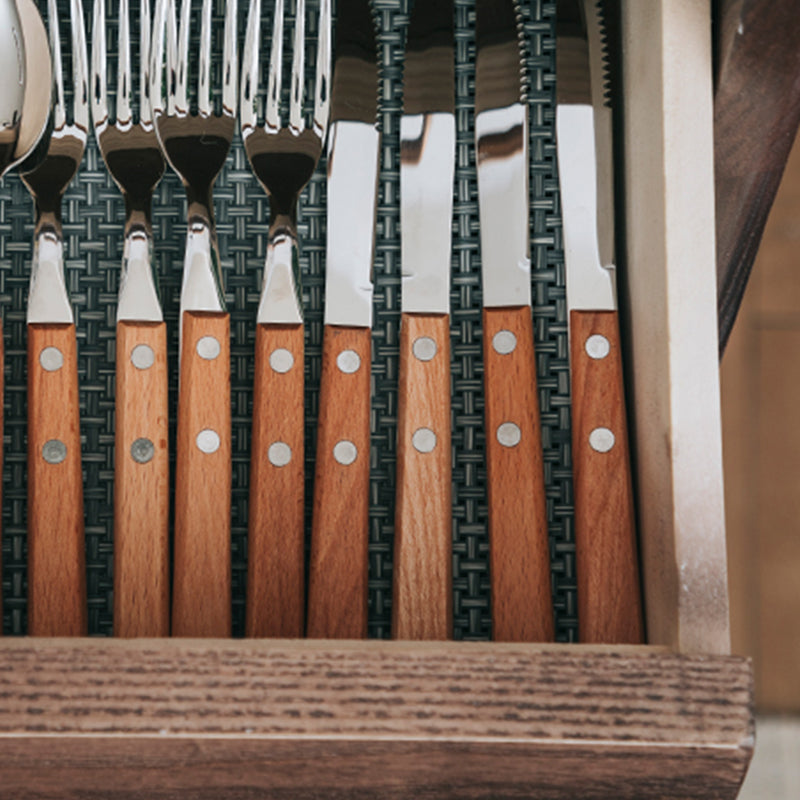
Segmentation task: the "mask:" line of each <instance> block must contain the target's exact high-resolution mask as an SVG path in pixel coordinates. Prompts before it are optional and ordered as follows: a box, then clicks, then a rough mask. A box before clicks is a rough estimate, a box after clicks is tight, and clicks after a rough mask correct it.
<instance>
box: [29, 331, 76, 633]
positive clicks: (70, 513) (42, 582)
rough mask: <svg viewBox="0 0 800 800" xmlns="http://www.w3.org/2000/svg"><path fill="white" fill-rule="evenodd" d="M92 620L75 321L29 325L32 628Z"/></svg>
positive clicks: (62, 627)
mask: <svg viewBox="0 0 800 800" xmlns="http://www.w3.org/2000/svg"><path fill="white" fill-rule="evenodd" d="M47 348H51V349H49V350H48V349H47ZM43 351H45V352H44V355H43ZM42 361H44V363H45V364H47V365H48V366H49V367H50V369H45V368H44V366H43V365H42ZM54 447H55V450H53V448H54ZM45 448H47V452H53V454H54V456H55V458H56V459H58V458H62V460H61V461H57V462H55V463H50V462H48V461H47V460H45V458H44V454H43V453H44V452H45ZM64 448H66V451H65V452H64ZM87 625H88V608H87V605H86V545H85V541H84V521H83V473H82V469H81V433H80V419H79V406H78V352H77V344H76V341H75V326H74V325H71V324H59V325H56V324H48V325H44V324H36V325H28V633H29V634H30V635H31V636H83V635H86V633H87Z"/></svg>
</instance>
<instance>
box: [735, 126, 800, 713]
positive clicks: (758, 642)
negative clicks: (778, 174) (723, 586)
mask: <svg viewBox="0 0 800 800" xmlns="http://www.w3.org/2000/svg"><path fill="white" fill-rule="evenodd" d="M722 420H723V447H724V467H725V483H726V516H727V527H728V552H729V574H730V589H731V617H732V626H733V647H734V652H736V653H741V654H746V655H752V656H753V658H754V659H755V667H756V697H757V702H758V705H759V708H760V709H762V710H771V711H783V710H793V711H798V710H800V139H798V142H797V143H796V144H795V147H794V151H793V152H792V155H791V157H790V160H789V164H788V165H787V168H786V172H785V175H784V179H783V183H782V185H781V188H780V190H779V193H778V196H777V198H776V202H775V205H774V206H773V209H772V212H771V214H770V218H769V221H768V224H767V228H766V230H765V233H764V238H763V241H762V244H761V248H760V250H759V254H758V258H757V260H756V264H755V266H754V269H753V275H752V278H751V282H750V286H749V287H748V290H747V294H746V297H745V301H744V304H743V305H742V309H741V312H740V315H739V318H738V319H737V322H736V326H735V329H734V331H733V334H732V336H731V339H730V342H729V345H728V348H727V351H726V353H725V356H724V358H723V362H722Z"/></svg>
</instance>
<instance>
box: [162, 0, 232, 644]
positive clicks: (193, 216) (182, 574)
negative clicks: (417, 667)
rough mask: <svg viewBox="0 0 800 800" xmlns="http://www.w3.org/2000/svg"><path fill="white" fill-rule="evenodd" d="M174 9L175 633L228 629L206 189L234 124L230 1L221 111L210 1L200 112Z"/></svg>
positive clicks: (218, 293)
mask: <svg viewBox="0 0 800 800" xmlns="http://www.w3.org/2000/svg"><path fill="white" fill-rule="evenodd" d="M175 10H176V8H175V0H158V2H157V5H156V10H155V15H154V24H153V44H152V49H151V62H150V63H151V66H150V79H151V93H150V97H151V103H152V108H153V117H154V119H155V126H156V131H157V133H158V139H159V141H160V142H161V146H162V149H163V151H164V154H165V155H166V158H167V161H168V162H169V164H170V166H171V167H172V168H173V169H174V170H175V172H176V173H177V174H178V177H180V179H181V181H182V182H183V185H184V188H185V189H186V198H187V202H188V231H187V238H186V255H185V259H184V263H183V284H182V289H181V302H180V318H181V329H180V340H181V346H180V347H181V349H180V385H179V390H178V439H177V453H176V465H175V541H174V572H173V599H172V633H173V635H175V636H220V637H224V636H230V634H231V545H230V531H231V402H230V322H229V317H228V314H227V312H226V311H225V304H224V297H223V291H222V276H221V273H220V258H219V248H218V245H217V234H216V225H215V221H214V211H213V204H212V192H213V186H214V182H215V180H216V178H217V175H218V173H219V171H220V170H221V169H222V166H223V165H224V163H225V160H226V158H227V155H228V151H229V150H230V146H231V141H232V139H233V134H234V130H235V120H236V87H237V80H236V79H237V56H236V2H235V1H234V2H232V1H231V0H229V1H228V2H226V3H225V26H224V32H223V40H224V48H223V61H222V65H221V66H222V110H221V113H219V114H216V113H215V112H214V108H213V103H212V95H211V85H210V82H211V39H212V2H211V0H203V4H202V10H201V15H200V16H201V23H200V44H199V53H198V67H197V79H198V80H197V95H196V107H197V111H196V112H194V111H193V109H192V108H191V106H190V96H189V86H188V83H189V79H188V78H189V76H188V72H189V36H190V25H191V10H192V2H191V0H182V2H181V9H180V27H178V25H177V22H176V18H175ZM165 50H166V54H165ZM165 55H166V72H164V69H163V66H164V60H165ZM164 90H166V98H165V97H164Z"/></svg>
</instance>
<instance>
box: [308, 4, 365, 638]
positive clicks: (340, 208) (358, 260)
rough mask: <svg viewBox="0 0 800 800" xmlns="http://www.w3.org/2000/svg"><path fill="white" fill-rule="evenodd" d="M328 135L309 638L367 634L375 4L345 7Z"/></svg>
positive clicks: (340, 13) (340, 17) (340, 9)
mask: <svg viewBox="0 0 800 800" xmlns="http://www.w3.org/2000/svg"><path fill="white" fill-rule="evenodd" d="M333 64H334V67H333V84H332V89H331V127H330V132H329V137H328V147H329V150H328V199H327V205H328V218H327V248H326V267H325V269H326V276H325V315H324V329H323V343H322V376H321V381H320V399H319V420H318V427H317V451H316V452H317V456H316V469H315V476H314V500H313V513H312V523H311V562H310V568H309V581H308V611H307V634H308V635H309V636H311V637H317V638H360V637H364V636H366V633H367V572H368V570H367V537H368V513H369V449H370V371H371V369H370V361H371V335H372V260H373V255H374V249H375V219H376V208H377V206H376V204H377V184H378V159H379V148H380V133H379V131H378V128H377V124H376V123H377V116H378V49H377V43H376V37H375V23H374V21H373V18H372V12H371V10H370V5H369V2H368V0H340V2H339V3H338V13H337V21H336V34H335V53H334V61H333Z"/></svg>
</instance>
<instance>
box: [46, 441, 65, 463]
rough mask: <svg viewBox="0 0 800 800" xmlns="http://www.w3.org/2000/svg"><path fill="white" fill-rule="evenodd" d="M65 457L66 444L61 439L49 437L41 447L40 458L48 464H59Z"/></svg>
mask: <svg viewBox="0 0 800 800" xmlns="http://www.w3.org/2000/svg"><path fill="white" fill-rule="evenodd" d="M66 457H67V446H66V445H65V444H64V442H62V441H61V439H50V440H49V441H47V442H45V443H44V446H43V447H42V458H43V459H44V460H45V461H46V462H47V463H48V464H60V463H61V462H62V461H63V460H64V459H65V458H66Z"/></svg>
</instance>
